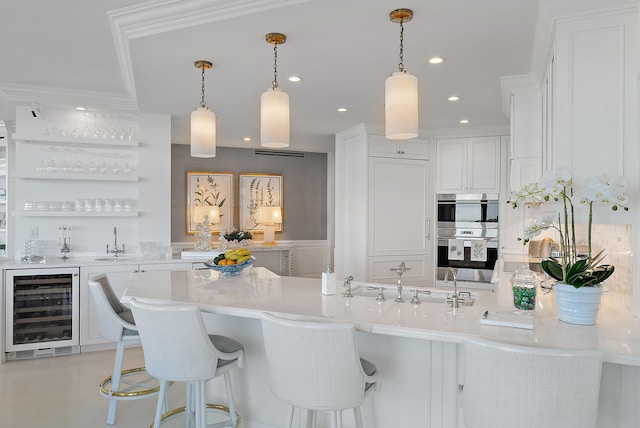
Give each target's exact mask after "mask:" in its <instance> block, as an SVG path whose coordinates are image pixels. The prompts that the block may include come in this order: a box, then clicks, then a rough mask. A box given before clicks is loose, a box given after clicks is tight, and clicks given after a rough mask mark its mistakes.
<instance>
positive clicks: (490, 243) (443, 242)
mask: <svg viewBox="0 0 640 428" xmlns="http://www.w3.org/2000/svg"><path fill="white" fill-rule="evenodd" d="M450 239H459V240H461V241H487V248H498V243H499V242H500V241H499V240H498V239H495V238H493V239H487V238H469V237H464V238H463V237H460V238H450ZM448 245H449V239H442V238H440V239H438V247H446V246H448ZM463 245H464V246H465V247H466V248H469V247H471V244H469V245H467V244H466V242H465V243H464V244H463Z"/></svg>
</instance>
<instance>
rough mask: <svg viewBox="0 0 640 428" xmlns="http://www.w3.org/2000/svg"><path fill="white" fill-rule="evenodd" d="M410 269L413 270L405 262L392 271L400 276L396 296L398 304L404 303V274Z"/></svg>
mask: <svg viewBox="0 0 640 428" xmlns="http://www.w3.org/2000/svg"><path fill="white" fill-rule="evenodd" d="M409 269H411V268H408V267H407V266H406V265H405V264H404V262H402V263H400V264H399V265H398V267H397V268H396V269H391V270H394V271H396V273H397V274H398V295H397V296H396V300H394V302H396V303H404V299H403V298H402V274H403V273H404V272H405V271H407V270H409Z"/></svg>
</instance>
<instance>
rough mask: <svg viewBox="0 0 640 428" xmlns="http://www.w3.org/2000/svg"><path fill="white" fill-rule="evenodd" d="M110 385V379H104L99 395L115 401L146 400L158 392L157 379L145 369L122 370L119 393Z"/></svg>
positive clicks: (109, 377)
mask: <svg viewBox="0 0 640 428" xmlns="http://www.w3.org/2000/svg"><path fill="white" fill-rule="evenodd" d="M171 383H173V382H171ZM111 384H112V377H111V376H108V377H106V378H105V379H104V380H103V381H102V382H100V386H99V389H100V393H101V394H102V395H104V396H105V397H107V398H114V399H116V400H127V399H136V398H146V397H148V396H151V395H153V394H157V393H158V392H159V391H160V384H159V383H158V379H156V378H155V377H153V376H151V375H149V374H148V373H147V369H146V368H145V367H136V368H134V369H127V370H123V371H122V372H121V378H120V390H119V391H112V390H111Z"/></svg>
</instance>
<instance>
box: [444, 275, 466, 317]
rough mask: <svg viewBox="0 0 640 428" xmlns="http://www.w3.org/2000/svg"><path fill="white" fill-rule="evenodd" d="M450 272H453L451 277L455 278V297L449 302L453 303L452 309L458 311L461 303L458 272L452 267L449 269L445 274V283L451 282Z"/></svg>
mask: <svg viewBox="0 0 640 428" xmlns="http://www.w3.org/2000/svg"><path fill="white" fill-rule="evenodd" d="M449 272H451V276H452V277H453V296H451V297H450V298H449V299H447V301H448V302H450V303H451V307H452V308H453V309H458V306H459V303H460V296H459V295H458V278H457V276H456V271H455V270H454V269H453V268H452V267H448V268H447V270H446V271H445V273H444V282H449ZM463 301H464V300H463Z"/></svg>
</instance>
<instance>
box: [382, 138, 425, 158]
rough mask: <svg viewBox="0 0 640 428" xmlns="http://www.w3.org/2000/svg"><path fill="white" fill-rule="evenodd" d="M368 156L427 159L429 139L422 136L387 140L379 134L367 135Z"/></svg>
mask: <svg viewBox="0 0 640 428" xmlns="http://www.w3.org/2000/svg"><path fill="white" fill-rule="evenodd" d="M369 156H375V157H383V158H398V159H425V160H427V159H429V141H428V140H425V139H422V138H413V139H411V140H403V141H396V140H389V139H388V138H385V137H382V136H380V135H371V136H369Z"/></svg>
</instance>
